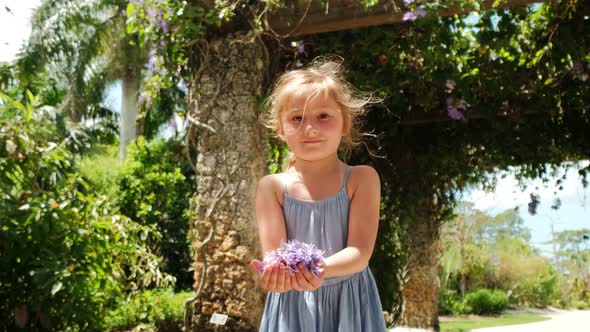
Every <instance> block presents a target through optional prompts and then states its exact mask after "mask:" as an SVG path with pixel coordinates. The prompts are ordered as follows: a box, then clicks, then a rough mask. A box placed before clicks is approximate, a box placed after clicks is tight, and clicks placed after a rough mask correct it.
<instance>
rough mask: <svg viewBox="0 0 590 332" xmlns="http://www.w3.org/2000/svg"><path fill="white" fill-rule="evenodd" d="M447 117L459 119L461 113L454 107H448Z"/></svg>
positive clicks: (461, 115) (461, 117) (461, 116)
mask: <svg viewBox="0 0 590 332" xmlns="http://www.w3.org/2000/svg"><path fill="white" fill-rule="evenodd" d="M447 110H448V114H449V117H450V118H451V119H453V120H461V119H463V113H461V111H459V110H458V109H456V108H455V107H449V108H448V109H447Z"/></svg>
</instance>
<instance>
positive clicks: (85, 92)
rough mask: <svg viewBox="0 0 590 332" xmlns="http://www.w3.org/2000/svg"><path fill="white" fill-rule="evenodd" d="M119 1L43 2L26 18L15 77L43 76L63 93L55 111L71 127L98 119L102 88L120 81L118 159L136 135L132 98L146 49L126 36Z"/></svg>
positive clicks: (121, 0) (29, 81)
mask: <svg viewBox="0 0 590 332" xmlns="http://www.w3.org/2000/svg"><path fill="white" fill-rule="evenodd" d="M126 7H127V1H125V0H46V1H44V2H43V3H42V4H41V6H40V7H39V8H38V9H37V10H36V12H35V14H34V16H33V18H32V20H33V21H32V34H31V38H30V40H29V42H28V44H27V46H26V47H25V48H24V50H23V51H22V52H21V54H20V56H19V59H18V67H19V68H20V70H21V72H20V75H19V78H20V80H21V82H23V83H24V84H25V85H29V84H33V82H34V81H35V79H36V77H37V76H38V74H39V73H42V72H48V73H49V75H50V76H52V77H55V78H56V79H57V80H58V81H59V82H60V83H61V85H62V88H63V89H64V90H65V91H67V93H66V97H65V98H64V100H63V102H62V105H61V109H62V111H63V112H64V113H65V114H66V115H67V116H68V118H69V119H70V120H71V122H72V123H73V124H74V125H76V124H79V123H80V122H82V121H83V120H85V119H91V118H96V117H99V116H100V115H101V113H100V108H99V105H100V104H101V101H102V95H103V91H104V89H105V87H106V86H107V85H108V84H109V83H110V82H112V81H114V80H117V79H120V80H122V103H121V115H120V124H119V137H120V153H119V155H120V159H121V160H124V159H125V156H126V146H127V144H129V142H130V141H131V140H133V139H135V137H136V124H135V122H136V114H137V97H138V93H139V89H140V82H141V71H142V68H143V66H144V64H145V62H146V59H147V52H146V50H145V49H146V47H140V46H139V43H138V42H137V40H136V39H137V36H135V35H129V34H127V33H126V25H125V10H126Z"/></svg>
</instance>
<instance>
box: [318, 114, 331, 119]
mask: <svg viewBox="0 0 590 332" xmlns="http://www.w3.org/2000/svg"><path fill="white" fill-rule="evenodd" d="M329 117H330V114H326V113H322V114H320V119H327V118H329Z"/></svg>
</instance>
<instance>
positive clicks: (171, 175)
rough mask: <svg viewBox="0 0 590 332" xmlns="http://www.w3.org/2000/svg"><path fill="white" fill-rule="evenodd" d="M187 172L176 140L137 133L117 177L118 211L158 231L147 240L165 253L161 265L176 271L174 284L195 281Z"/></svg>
mask: <svg viewBox="0 0 590 332" xmlns="http://www.w3.org/2000/svg"><path fill="white" fill-rule="evenodd" d="M191 174H192V169H191V168H190V167H189V166H188V165H187V163H186V161H185V157H184V156H183V155H182V145H181V143H180V142H177V141H172V140H171V141H167V142H164V141H153V142H151V143H147V142H146V141H145V140H144V139H143V138H141V137H140V138H139V139H138V140H137V141H136V143H135V144H130V145H129V155H128V159H127V161H126V162H125V165H124V167H123V169H122V170H121V172H120V174H119V176H118V178H117V184H118V187H119V189H118V190H119V192H118V194H117V197H118V203H117V204H118V205H119V208H120V211H121V213H123V214H124V215H126V216H128V217H129V218H131V219H132V220H135V221H137V222H139V223H140V224H142V225H145V226H149V227H152V228H154V229H156V230H157V231H158V232H159V233H160V234H161V237H160V238H159V239H151V241H150V246H151V248H152V249H153V250H154V251H155V252H157V254H158V255H160V256H162V257H163V258H164V267H163V269H164V271H166V272H167V273H169V274H171V275H174V276H175V277H176V287H177V289H187V288H190V287H191V285H192V283H193V276H192V273H191V266H192V259H191V255H190V251H189V248H190V246H189V241H188V238H187V234H188V231H189V225H188V208H189V198H190V197H191V195H192V191H191V185H190V182H189V180H188V179H187V178H188V177H189V176H191Z"/></svg>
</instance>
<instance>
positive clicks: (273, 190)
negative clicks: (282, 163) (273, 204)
mask: <svg viewBox="0 0 590 332" xmlns="http://www.w3.org/2000/svg"><path fill="white" fill-rule="evenodd" d="M283 178H284V175H283V174H282V173H277V174H268V175H265V176H263V177H262V178H261V179H260V180H258V189H257V195H263V196H265V197H266V198H269V197H271V195H272V197H274V198H276V200H277V201H278V202H279V203H280V204H281V205H283V192H284V190H285V189H284V188H285V185H284V184H283V183H284V180H283Z"/></svg>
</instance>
